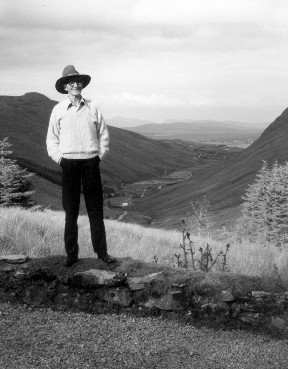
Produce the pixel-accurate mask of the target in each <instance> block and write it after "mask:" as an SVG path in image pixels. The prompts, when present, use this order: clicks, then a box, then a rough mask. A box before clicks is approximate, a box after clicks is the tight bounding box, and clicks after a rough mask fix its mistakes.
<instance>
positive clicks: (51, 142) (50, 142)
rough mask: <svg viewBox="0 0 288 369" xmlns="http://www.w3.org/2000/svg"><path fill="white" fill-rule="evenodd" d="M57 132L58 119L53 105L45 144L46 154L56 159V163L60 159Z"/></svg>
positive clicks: (58, 127)
mask: <svg viewBox="0 0 288 369" xmlns="http://www.w3.org/2000/svg"><path fill="white" fill-rule="evenodd" d="M59 134H60V126H59V119H58V118H57V109H56V107H54V109H53V110H52V113H51V117H50V121H49V127H48V132H47V138H46V145H47V151H48V155H49V156H50V157H51V158H52V159H53V160H54V161H56V163H60V160H61V152H60V150H59Z"/></svg>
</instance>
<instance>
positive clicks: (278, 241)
mask: <svg viewBox="0 0 288 369" xmlns="http://www.w3.org/2000/svg"><path fill="white" fill-rule="evenodd" d="M242 198H243V200H244V202H243V204H242V219H241V223H242V229H243V230H245V232H246V234H247V233H248V234H249V235H250V236H252V237H254V238H259V239H263V240H265V241H268V242H270V243H274V244H275V245H277V246H281V245H286V246H287V245H288V237H287V236H288V162H286V163H285V164H283V165H280V164H278V163H277V162H275V163H274V164H273V165H272V167H271V168H270V169H269V167H268V164H267V162H264V163H263V166H262V168H261V169H260V171H259V173H258V174H257V176H256V180H255V182H254V183H253V184H251V185H249V187H248V189H247V190H246V193H245V196H243V197H242Z"/></svg>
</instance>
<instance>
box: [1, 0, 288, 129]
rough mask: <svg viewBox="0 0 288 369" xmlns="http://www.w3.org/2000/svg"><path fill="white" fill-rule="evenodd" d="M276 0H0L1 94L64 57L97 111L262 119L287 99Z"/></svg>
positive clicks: (37, 84)
mask: <svg viewBox="0 0 288 369" xmlns="http://www.w3.org/2000/svg"><path fill="white" fill-rule="evenodd" d="M287 19H288V2H285V1H284V0H283V1H282V0H241V1H240V0H203V1H201V0H81V1H79V0H77V1H76V0H69V1H67V0H0V47H1V53H0V70H1V81H2V84H1V92H0V94H1V95H10V96H20V95H23V94H24V93H26V92H39V93H42V94H44V95H46V96H47V97H49V98H50V99H53V100H57V101H61V100H62V99H63V98H65V95H61V94H59V93H58V92H57V91H56V89H55V82H56V80H57V79H58V78H60V77H61V76H62V71H63V69H64V67H65V66H66V65H69V64H72V65H74V66H75V68H76V69H77V70H78V71H79V72H80V73H83V74H89V75H90V76H91V78H92V79H91V83H90V84H89V85H88V86H87V87H86V88H85V90H83V96H84V97H86V98H91V99H95V100H96V101H97V104H98V106H99V108H100V109H101V111H102V112H103V114H104V117H106V118H108V119H110V118H113V117H127V118H137V119H141V120H148V121H153V122H162V121H165V120H167V119H169V120H171V119H172V120H173V119H177V120H184V119H185V120H200V119H213V120H232V121H244V122H251V123H256V122H272V121H273V120H274V119H276V118H277V117H278V116H279V115H280V114H281V113H282V111H283V110H284V109H286V108H287V106H288V22H287Z"/></svg>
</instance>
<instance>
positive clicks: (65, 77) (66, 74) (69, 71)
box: [55, 65, 91, 94]
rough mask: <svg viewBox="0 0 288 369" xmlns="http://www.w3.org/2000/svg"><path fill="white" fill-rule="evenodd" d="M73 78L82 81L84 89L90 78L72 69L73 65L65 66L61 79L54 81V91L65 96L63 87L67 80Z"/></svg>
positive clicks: (65, 92)
mask: <svg viewBox="0 0 288 369" xmlns="http://www.w3.org/2000/svg"><path fill="white" fill-rule="evenodd" d="M73 76H77V77H79V78H81V79H83V85H82V88H85V87H86V86H87V85H89V83H90V81H91V77H90V76H88V74H80V73H79V72H77V70H76V69H75V68H74V65H67V67H65V68H64V69H63V72H62V77H61V78H59V79H58V80H57V81H56V84H55V87H56V90H57V91H58V92H60V93H61V94H67V93H68V92H67V91H66V90H64V85H66V84H67V83H68V81H69V79H70V78H71V77H73Z"/></svg>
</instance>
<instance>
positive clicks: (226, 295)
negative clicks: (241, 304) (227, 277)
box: [220, 290, 235, 302]
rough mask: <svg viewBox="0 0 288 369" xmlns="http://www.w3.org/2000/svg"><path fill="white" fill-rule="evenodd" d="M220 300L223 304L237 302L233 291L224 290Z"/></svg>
mask: <svg viewBox="0 0 288 369" xmlns="http://www.w3.org/2000/svg"><path fill="white" fill-rule="evenodd" d="M220 300H221V301H222V302H230V301H234V300H235V296H234V295H233V293H232V291H231V290H223V291H221V293H220Z"/></svg>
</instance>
